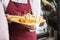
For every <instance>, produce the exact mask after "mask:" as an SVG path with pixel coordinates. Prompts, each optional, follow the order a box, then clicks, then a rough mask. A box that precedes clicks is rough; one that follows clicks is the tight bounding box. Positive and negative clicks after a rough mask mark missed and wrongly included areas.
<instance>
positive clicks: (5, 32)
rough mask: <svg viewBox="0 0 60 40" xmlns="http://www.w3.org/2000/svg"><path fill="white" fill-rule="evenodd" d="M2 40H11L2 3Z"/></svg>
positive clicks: (0, 26)
mask: <svg viewBox="0 0 60 40" xmlns="http://www.w3.org/2000/svg"><path fill="white" fill-rule="evenodd" d="M0 40H9V34H8V24H7V20H6V17H5V14H4V9H3V6H2V3H1V1H0Z"/></svg>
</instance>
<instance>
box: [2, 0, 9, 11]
mask: <svg viewBox="0 0 60 40" xmlns="http://www.w3.org/2000/svg"><path fill="white" fill-rule="evenodd" d="M9 1H10V0H2V4H3V6H4V10H6V8H7V6H8V4H9Z"/></svg>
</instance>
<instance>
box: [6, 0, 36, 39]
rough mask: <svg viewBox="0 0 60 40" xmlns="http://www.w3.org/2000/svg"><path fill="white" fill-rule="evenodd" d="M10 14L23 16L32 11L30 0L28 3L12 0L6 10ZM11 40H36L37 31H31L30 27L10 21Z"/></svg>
mask: <svg viewBox="0 0 60 40" xmlns="http://www.w3.org/2000/svg"><path fill="white" fill-rule="evenodd" d="M5 12H6V13H8V14H10V15H19V16H23V15H24V14H26V13H31V14H32V12H31V6H30V0H28V4H23V3H17V2H13V1H11V0H10V2H9V4H8V7H7V9H6V11H5ZM9 35H10V40H36V33H35V32H30V31H29V29H28V28H26V27H24V26H23V25H21V24H18V23H14V22H12V23H9Z"/></svg>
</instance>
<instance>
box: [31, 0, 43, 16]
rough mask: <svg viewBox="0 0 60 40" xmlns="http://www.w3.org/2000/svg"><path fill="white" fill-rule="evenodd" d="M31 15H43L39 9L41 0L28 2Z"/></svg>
mask: <svg viewBox="0 0 60 40" xmlns="http://www.w3.org/2000/svg"><path fill="white" fill-rule="evenodd" d="M30 4H31V8H32V13H33V15H38V16H40V15H43V12H42V9H41V0H30Z"/></svg>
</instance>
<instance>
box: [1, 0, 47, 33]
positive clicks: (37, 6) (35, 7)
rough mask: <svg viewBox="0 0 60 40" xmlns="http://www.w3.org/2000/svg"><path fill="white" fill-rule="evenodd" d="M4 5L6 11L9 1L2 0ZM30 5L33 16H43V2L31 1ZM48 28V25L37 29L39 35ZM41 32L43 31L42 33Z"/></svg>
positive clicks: (17, 0) (25, 1)
mask: <svg viewBox="0 0 60 40" xmlns="http://www.w3.org/2000/svg"><path fill="white" fill-rule="evenodd" d="M12 1H14V2H18V3H28V2H27V0H12ZM2 3H3V6H4V8H5V9H6V8H7V6H8V4H9V0H2ZM30 4H31V8H32V12H33V15H38V16H40V15H43V12H42V10H41V0H30ZM37 25H38V24H37ZM37 25H36V27H37ZM46 27H47V24H46V23H45V24H44V25H43V26H42V27H39V26H38V27H37V29H36V32H37V34H39V33H42V32H43V29H44V28H46ZM40 30H42V32H41V31H40Z"/></svg>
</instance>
